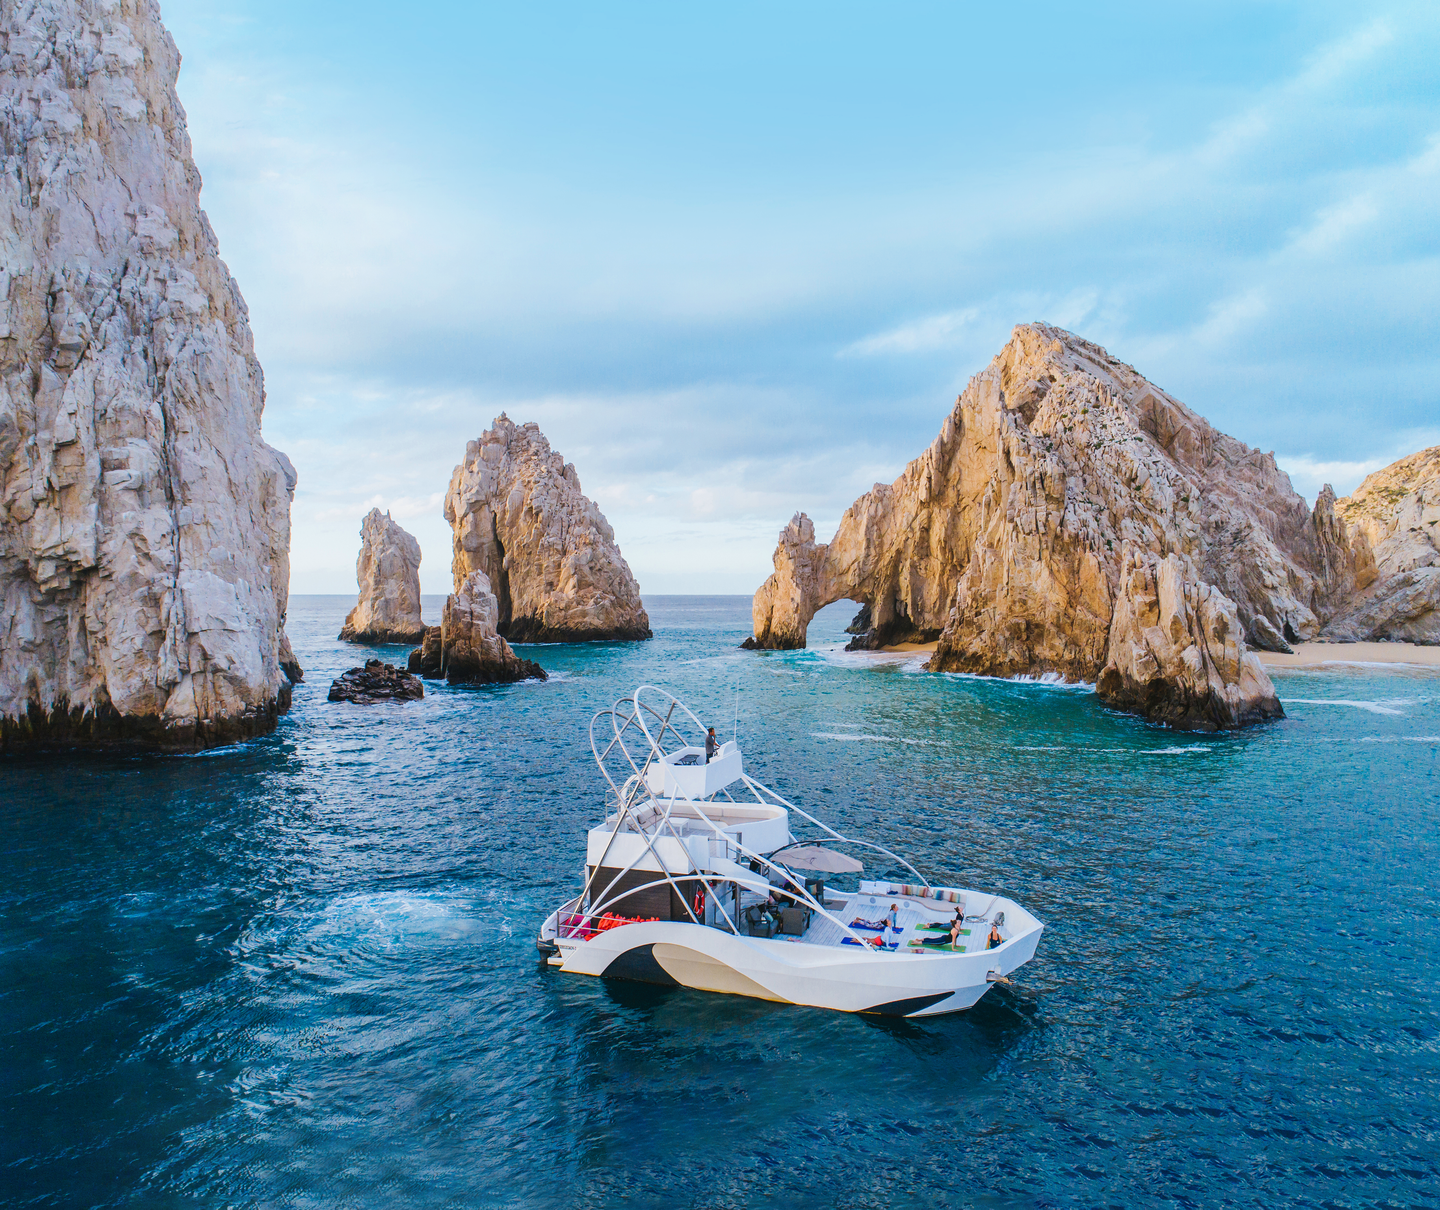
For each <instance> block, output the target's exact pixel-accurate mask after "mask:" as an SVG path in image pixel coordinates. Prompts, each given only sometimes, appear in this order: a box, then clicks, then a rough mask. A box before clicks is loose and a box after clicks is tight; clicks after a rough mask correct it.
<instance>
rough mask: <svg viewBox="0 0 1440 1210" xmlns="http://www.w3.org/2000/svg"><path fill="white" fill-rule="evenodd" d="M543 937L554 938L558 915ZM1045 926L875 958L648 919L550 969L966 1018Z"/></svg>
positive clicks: (580, 947)
mask: <svg viewBox="0 0 1440 1210" xmlns="http://www.w3.org/2000/svg"><path fill="white" fill-rule="evenodd" d="M546 923H547V927H546V928H545V929H544V930H543V931H542V937H545V936H546V935H547V934H548V936H549V937H551V938H554V937H555V933H554V931H553V930H554V924H555V918H554V917H552V918H551V920H550V921H547V922H546ZM1043 927H1044V926H1043V925H1041V924H1039V923H1038V922H1036V924H1035V926H1034V927H1033V928H1031V929H1027V930H1026V931H1024V932H1023V933H1020V934H1019V935H1016V936H1013V937H1011V938H1009V939H1008V940H1007V941H1006V942H1005V943H1004V944H1003V945H1000V946H998V947H997V948H995V949H993V950H984V951H980V952H977V953H973V954H960V953H945V952H938V953H933V952H932V953H896V952H889V953H876V952H873V951H868V950H863V949H861V948H860V947H858V946H857V947H855V948H853V949H851V948H850V947H841V946H820V945H808V944H806V943H804V942H803V941H784V940H780V939H778V938H763V937H741V936H736V935H735V934H733V933H729V932H725V931H722V930H720V929H715V928H707V927H705V926H704V925H698V924H690V923H681V922H674V921H644V922H637V923H634V924H626V925H621V926H620V927H618V928H612V929H607V930H606V931H604V932H602V933H598V934H597V935H595V936H594V937H591V938H589V939H588V940H582V939H579V938H575V939H569V938H556V940H555V942H554V944H555V945H557V946H558V953H556V954H555V955H554V956H553V957H551V958H550V960H549V961H550V963H551V964H552V965H554V966H557V967H558V968H559V969H560V970H562V971H564V972H566V973H569V974H580V975H593V976H597V977H600V978H607V979H629V980H635V981H638V982H643V983H654V984H659V985H662V986H680V987H691V988H695V989H697V990H700V991H708V992H717V993H721V994H726V995H739V996H749V997H752V998H754V999H760V1000H772V1001H776V1002H778V1003H782V1004H803V1005H808V1006H810V1007H814V1008H829V1009H835V1010H837V1011H840V1012H859V1013H875V1014H878V1015H881V1016H894V1017H930V1016H939V1015H941V1014H944V1013H952V1012H962V1011H964V1010H965V1009H967V1008H970V1007H972V1006H973V1005H974V1004H975V1002H976V1001H978V1000H979V999H980V997H981V996H983V995H984V994H985V992H986V991H988V990H989V988H990V986H991V984H992V982H993V981H994V980H995V979H997V978H1001V977H1004V976H1007V975H1009V974H1010V973H1011V972H1013V971H1015V970H1017V969H1018V968H1019V967H1021V966H1023V965H1024V964H1025V963H1026V962H1028V961H1029V960H1030V959H1031V958H1032V957H1034V955H1035V947H1036V946H1037V945H1038V943H1039V941H1040V933H1041V932H1042V931H1043Z"/></svg>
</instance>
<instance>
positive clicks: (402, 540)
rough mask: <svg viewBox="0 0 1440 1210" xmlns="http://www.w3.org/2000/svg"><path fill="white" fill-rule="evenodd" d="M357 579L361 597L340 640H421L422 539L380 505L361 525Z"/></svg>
mask: <svg viewBox="0 0 1440 1210" xmlns="http://www.w3.org/2000/svg"><path fill="white" fill-rule="evenodd" d="M355 579H356V581H357V582H358V583H359V585H360V600H359V601H357V602H356V604H355V608H354V609H352V610H351V611H350V612H349V614H347V615H346V617H345V625H344V626H343V627H342V628H341V630H340V638H341V639H342V640H344V641H345V642H350V643H418V642H420V640H421V639H423V638H424V637H425V623H424V622H423V621H421V620H420V543H419V542H417V541H416V540H415V537H414V535H412V534H407V533H406V532H405V531H404V530H403V529H401V528H400V526H399V525H397V524H396V523H395V522H394V521H393V520H391V518H390V514H389V513H382V512H381V511H380V510H379V509H378V508H372V509H371V510H370V511H369V512H368V513H366V515H365V520H364V521H363V522H361V524H360V554H359V557H358V558H357V559H356V560H355Z"/></svg>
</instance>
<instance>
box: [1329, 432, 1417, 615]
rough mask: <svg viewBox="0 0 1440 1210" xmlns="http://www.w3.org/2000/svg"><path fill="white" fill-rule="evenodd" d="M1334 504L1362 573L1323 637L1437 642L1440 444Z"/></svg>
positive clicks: (1369, 480)
mask: <svg viewBox="0 0 1440 1210" xmlns="http://www.w3.org/2000/svg"><path fill="white" fill-rule="evenodd" d="M1334 511H1335V513H1336V515H1337V516H1339V517H1341V518H1343V520H1344V523H1345V524H1346V525H1347V526H1349V528H1350V531H1351V533H1352V534H1353V535H1354V547H1355V549H1356V552H1357V561H1358V563H1359V565H1360V568H1361V575H1360V580H1359V583H1358V585H1357V588H1358V591H1357V592H1356V593H1355V595H1354V596H1353V597H1352V598H1351V599H1349V600H1347V601H1346V602H1345V605H1344V608H1343V610H1342V611H1341V613H1340V614H1339V615H1338V616H1337V617H1335V618H1334V619H1332V620H1331V621H1330V622H1329V623H1328V624H1327V625H1326V627H1325V630H1324V633H1323V635H1322V637H1324V638H1327V639H1334V640H1337V641H1354V640H1357V639H1372V638H1373V639H1390V640H1392V641H1397V642H1408V643H1429V644H1434V643H1440V445H1436V446H1431V447H1430V448H1429V449H1427V450H1421V451H1420V452H1419V453H1417V454H1411V455H1410V456H1409V457H1408V458H1402V459H1400V461H1399V462H1394V463H1391V464H1390V465H1389V466H1387V467H1386V468H1385V469H1384V470H1379V471H1376V472H1375V473H1374V474H1373V475H1370V476H1369V477H1368V478H1366V480H1365V482H1363V483H1362V484H1361V485H1360V486H1359V487H1358V488H1357V489H1356V491H1355V493H1354V494H1353V495H1351V496H1348V497H1346V498H1345V499H1343V500H1337V501H1335V503H1334Z"/></svg>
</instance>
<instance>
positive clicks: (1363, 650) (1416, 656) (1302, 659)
mask: <svg viewBox="0 0 1440 1210" xmlns="http://www.w3.org/2000/svg"><path fill="white" fill-rule="evenodd" d="M1292 646H1293V647H1294V650H1295V654H1294V655H1284V654H1282V653H1280V652H1278V651H1256V652H1255V654H1256V655H1258V656H1259V657H1260V662H1261V663H1262V664H1264V665H1265V667H1266V668H1319V667H1322V666H1324V665H1326V664H1409V665H1412V666H1416V667H1421V668H1440V647H1422V646H1421V645H1419V644H1418V643H1294V644H1292Z"/></svg>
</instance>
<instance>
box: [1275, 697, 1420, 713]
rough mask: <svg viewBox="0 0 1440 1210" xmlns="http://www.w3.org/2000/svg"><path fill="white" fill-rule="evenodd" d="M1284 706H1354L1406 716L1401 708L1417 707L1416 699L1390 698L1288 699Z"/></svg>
mask: <svg viewBox="0 0 1440 1210" xmlns="http://www.w3.org/2000/svg"><path fill="white" fill-rule="evenodd" d="M1282 704H1283V705H1289V706H1352V707H1354V708H1355V709H1356V710H1366V711H1369V712H1370V713H1371V714H1404V713H1405V711H1403V710H1401V709H1399V707H1400V706H1413V705H1415V699H1414V698H1408V697H1389V698H1380V699H1379V700H1377V701H1373V702H1366V701H1357V700H1355V699H1354V698H1348V697H1287V698H1285V699H1284V702H1283V703H1282Z"/></svg>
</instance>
